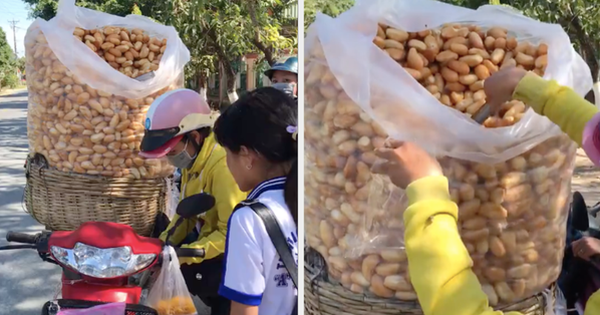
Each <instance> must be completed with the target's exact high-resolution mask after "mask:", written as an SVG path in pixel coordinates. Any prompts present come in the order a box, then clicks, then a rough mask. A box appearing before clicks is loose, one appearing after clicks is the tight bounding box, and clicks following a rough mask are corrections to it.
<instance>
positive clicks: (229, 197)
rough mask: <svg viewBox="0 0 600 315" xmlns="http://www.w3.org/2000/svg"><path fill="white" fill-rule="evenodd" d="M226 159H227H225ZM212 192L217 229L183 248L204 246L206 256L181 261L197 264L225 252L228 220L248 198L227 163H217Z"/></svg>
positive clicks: (181, 259)
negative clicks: (237, 206) (216, 215)
mask: <svg viewBox="0 0 600 315" xmlns="http://www.w3.org/2000/svg"><path fill="white" fill-rule="evenodd" d="M223 161H225V160H223ZM213 172H214V173H213V176H215V178H214V179H213V180H212V187H211V190H210V191H211V192H213V193H212V195H213V196H214V197H215V200H216V204H215V208H216V209H217V214H218V217H219V219H218V222H217V229H216V230H215V231H214V232H212V233H211V234H209V235H208V236H206V237H203V238H201V239H199V240H198V241H196V242H194V243H191V244H187V245H183V246H181V247H182V248H196V249H200V248H204V250H205V253H206V254H205V257H204V258H201V257H193V258H187V257H186V258H180V259H179V261H180V262H181V263H187V264H195V263H200V262H202V261H203V260H204V259H211V258H215V257H217V256H219V255H221V254H223V253H224V252H225V238H226V236H227V222H228V221H229V217H230V216H231V213H232V212H233V209H234V208H235V206H236V205H237V204H238V203H240V202H241V201H243V200H244V199H246V194H245V193H243V192H242V191H240V189H239V188H238V185H237V183H236V182H235V180H234V179H233V175H231V173H230V172H229V169H228V168H227V165H217V166H216V167H215V169H214V170H213Z"/></svg>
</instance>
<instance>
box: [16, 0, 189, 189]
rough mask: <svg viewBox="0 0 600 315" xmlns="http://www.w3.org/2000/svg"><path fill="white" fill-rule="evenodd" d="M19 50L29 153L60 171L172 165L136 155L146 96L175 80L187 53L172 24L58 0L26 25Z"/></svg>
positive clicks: (147, 170) (138, 170)
mask: <svg viewBox="0 0 600 315" xmlns="http://www.w3.org/2000/svg"><path fill="white" fill-rule="evenodd" d="M25 50H26V60H27V61H26V71H27V85H28V90H29V105H28V117H27V121H28V124H27V131H28V138H29V146H30V148H29V149H30V153H31V154H35V153H41V154H43V155H44V156H45V157H46V159H47V160H48V162H49V165H50V167H53V168H56V169H58V170H59V171H64V172H75V173H80V174H89V175H102V176H107V177H132V178H155V177H166V176H170V175H171V174H172V173H173V168H172V167H171V166H170V165H169V164H168V162H167V161H166V159H161V160H146V159H143V158H141V157H140V156H139V155H138V153H139V144H140V142H141V139H142V137H143V135H144V124H145V123H144V118H145V113H146V111H147V110H148V108H149V107H150V104H151V103H152V102H153V101H154V99H156V98H157V97H159V96H160V95H162V94H163V93H165V92H167V91H169V90H172V89H176V88H180V87H182V86H183V70H184V66H185V64H186V63H187V62H188V61H189V59H190V53H189V51H188V49H187V48H186V47H185V45H183V43H182V41H181V39H180V38H179V35H178V34H177V31H176V30H175V29H174V28H173V27H170V26H165V25H161V24H158V23H156V22H153V21H151V20H150V19H148V18H145V17H142V16H137V15H129V16H127V17H118V16H113V15H109V14H106V13H102V12H97V11H93V10H89V9H85V8H79V7H76V6H75V1H74V0H61V1H60V2H59V6H58V11H57V15H56V17H54V18H53V19H51V20H49V21H45V20H42V19H37V20H35V21H34V22H33V23H32V25H31V26H30V27H29V29H28V30H27V34H26V36H25Z"/></svg>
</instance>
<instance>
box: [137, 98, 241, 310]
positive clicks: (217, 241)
mask: <svg viewBox="0 0 600 315" xmlns="http://www.w3.org/2000/svg"><path fill="white" fill-rule="evenodd" d="M217 117H218V115H217V114H215V113H212V112H211V110H210V107H209V106H208V104H207V103H206V101H205V100H204V99H203V98H202V97H201V96H200V94H198V93H196V92H194V91H192V90H188V89H178V90H173V91H169V92H167V93H165V94H163V95H162V96H160V97H159V98H157V99H156V100H155V101H154V102H153V103H152V105H151V106H150V109H149V110H148V112H147V113H146V122H145V128H146V132H145V135H144V138H143V139H142V143H141V146H140V151H141V152H140V155H141V156H143V157H146V158H150V159H158V158H162V157H165V156H166V158H167V159H168V160H169V162H170V163H171V164H172V165H173V166H175V167H177V168H179V169H181V173H182V174H181V198H180V200H183V199H184V198H186V197H189V196H191V195H195V194H198V193H201V192H205V193H208V194H211V195H212V196H214V197H215V200H216V203H215V206H214V207H213V208H212V209H211V210H209V211H207V212H206V213H204V214H203V215H201V216H199V217H198V218H194V219H185V220H184V222H183V223H182V224H180V225H179V226H178V227H177V228H176V229H174V230H173V231H171V230H172V229H173V226H174V222H176V221H177V219H178V218H179V216H178V215H175V216H174V217H173V220H172V222H171V224H169V226H168V227H167V229H166V230H165V231H164V232H163V233H162V234H161V235H160V239H161V240H163V241H166V238H167V235H168V234H169V233H172V235H171V236H170V238H169V241H170V242H171V243H172V244H175V245H181V247H182V248H193V249H203V250H204V251H205V256H204V257H194V258H181V259H180V263H181V271H182V273H183V275H184V277H185V279H186V284H187V286H188V290H189V291H190V293H192V294H193V295H197V296H198V297H200V298H201V299H202V301H203V302H204V303H205V304H206V305H207V306H209V307H210V308H211V314H215V315H217V314H218V315H222V314H229V307H230V301H229V300H227V299H225V298H223V297H221V296H219V295H218V292H217V291H218V286H219V283H220V281H221V273H222V269H223V258H224V252H225V243H226V240H225V238H226V234H227V222H228V220H229V217H230V216H231V213H232V211H233V208H234V207H235V205H237V204H238V203H239V202H240V201H242V200H244V199H245V197H246V194H245V193H243V192H242V191H240V190H239V188H238V187H237V185H236V183H235V181H234V179H233V176H232V175H231V173H230V172H229V169H228V168H227V164H226V159H225V150H224V149H223V148H222V147H221V146H220V145H219V144H218V143H217V142H216V140H215V136H214V133H213V131H212V127H213V125H214V122H215V120H216V118H217ZM198 223H200V224H199V225H200V226H199V232H197V231H196V229H195V227H196V226H197V224H198ZM190 233H192V235H194V234H193V233H198V234H197V236H195V235H194V236H195V237H192V239H191V243H189V244H186V243H187V241H189V240H190V238H189V235H190ZM186 237H187V240H186ZM182 243H184V244H182Z"/></svg>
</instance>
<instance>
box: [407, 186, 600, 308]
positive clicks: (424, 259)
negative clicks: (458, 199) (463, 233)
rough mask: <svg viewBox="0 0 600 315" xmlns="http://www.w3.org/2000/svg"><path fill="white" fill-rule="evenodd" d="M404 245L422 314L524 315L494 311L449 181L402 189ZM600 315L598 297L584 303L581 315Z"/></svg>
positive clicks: (593, 296)
mask: <svg viewBox="0 0 600 315" xmlns="http://www.w3.org/2000/svg"><path fill="white" fill-rule="evenodd" d="M406 194H407V196H408V202H409V206H408V209H407V210H406V212H405V213H404V224H405V226H406V232H405V236H404V237H405V246H406V254H407V256H408V265H409V268H408V269H409V273H410V279H411V282H412V284H413V286H414V288H415V291H416V292H417V296H418V297H419V303H420V304H421V307H422V308H423V313H424V314H425V315H501V314H505V315H522V314H521V313H519V312H508V313H502V312H500V311H494V310H493V309H492V308H491V307H490V306H489V304H488V298H487V296H486V295H485V293H484V292H483V291H482V289H481V285H480V283H479V280H478V279H477V277H476V276H475V273H473V271H472V270H471V266H472V265H473V262H472V260H471V257H470V256H469V252H468V251H467V249H466V247H465V245H464V244H463V242H462V240H461V239H460V236H459V234H458V228H457V224H456V222H457V218H458V207H457V206H456V204H455V203H454V202H452V200H451V199H450V194H449V191H448V179H446V177H444V176H431V177H426V178H422V179H419V180H417V181H415V182H413V183H411V184H410V185H409V186H408V188H407V189H406ZM598 314H600V293H599V292H596V293H594V294H593V295H592V296H591V297H590V299H589V300H588V302H587V305H586V307H585V315H598Z"/></svg>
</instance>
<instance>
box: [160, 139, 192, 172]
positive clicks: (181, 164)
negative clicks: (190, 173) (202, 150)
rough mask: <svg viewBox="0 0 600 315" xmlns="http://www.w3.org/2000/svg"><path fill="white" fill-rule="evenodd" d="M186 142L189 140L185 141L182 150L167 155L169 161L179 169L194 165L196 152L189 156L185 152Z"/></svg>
mask: <svg viewBox="0 0 600 315" xmlns="http://www.w3.org/2000/svg"><path fill="white" fill-rule="evenodd" d="M188 143H189V140H188V141H187V142H186V143H185V147H183V150H182V151H181V152H179V154H176V155H167V159H168V160H169V163H171V164H172V165H173V166H175V167H177V168H180V169H187V168H190V167H192V165H194V160H195V159H196V157H197V156H198V153H196V155H194V157H191V156H190V154H189V153H188V152H187V146H188Z"/></svg>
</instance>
